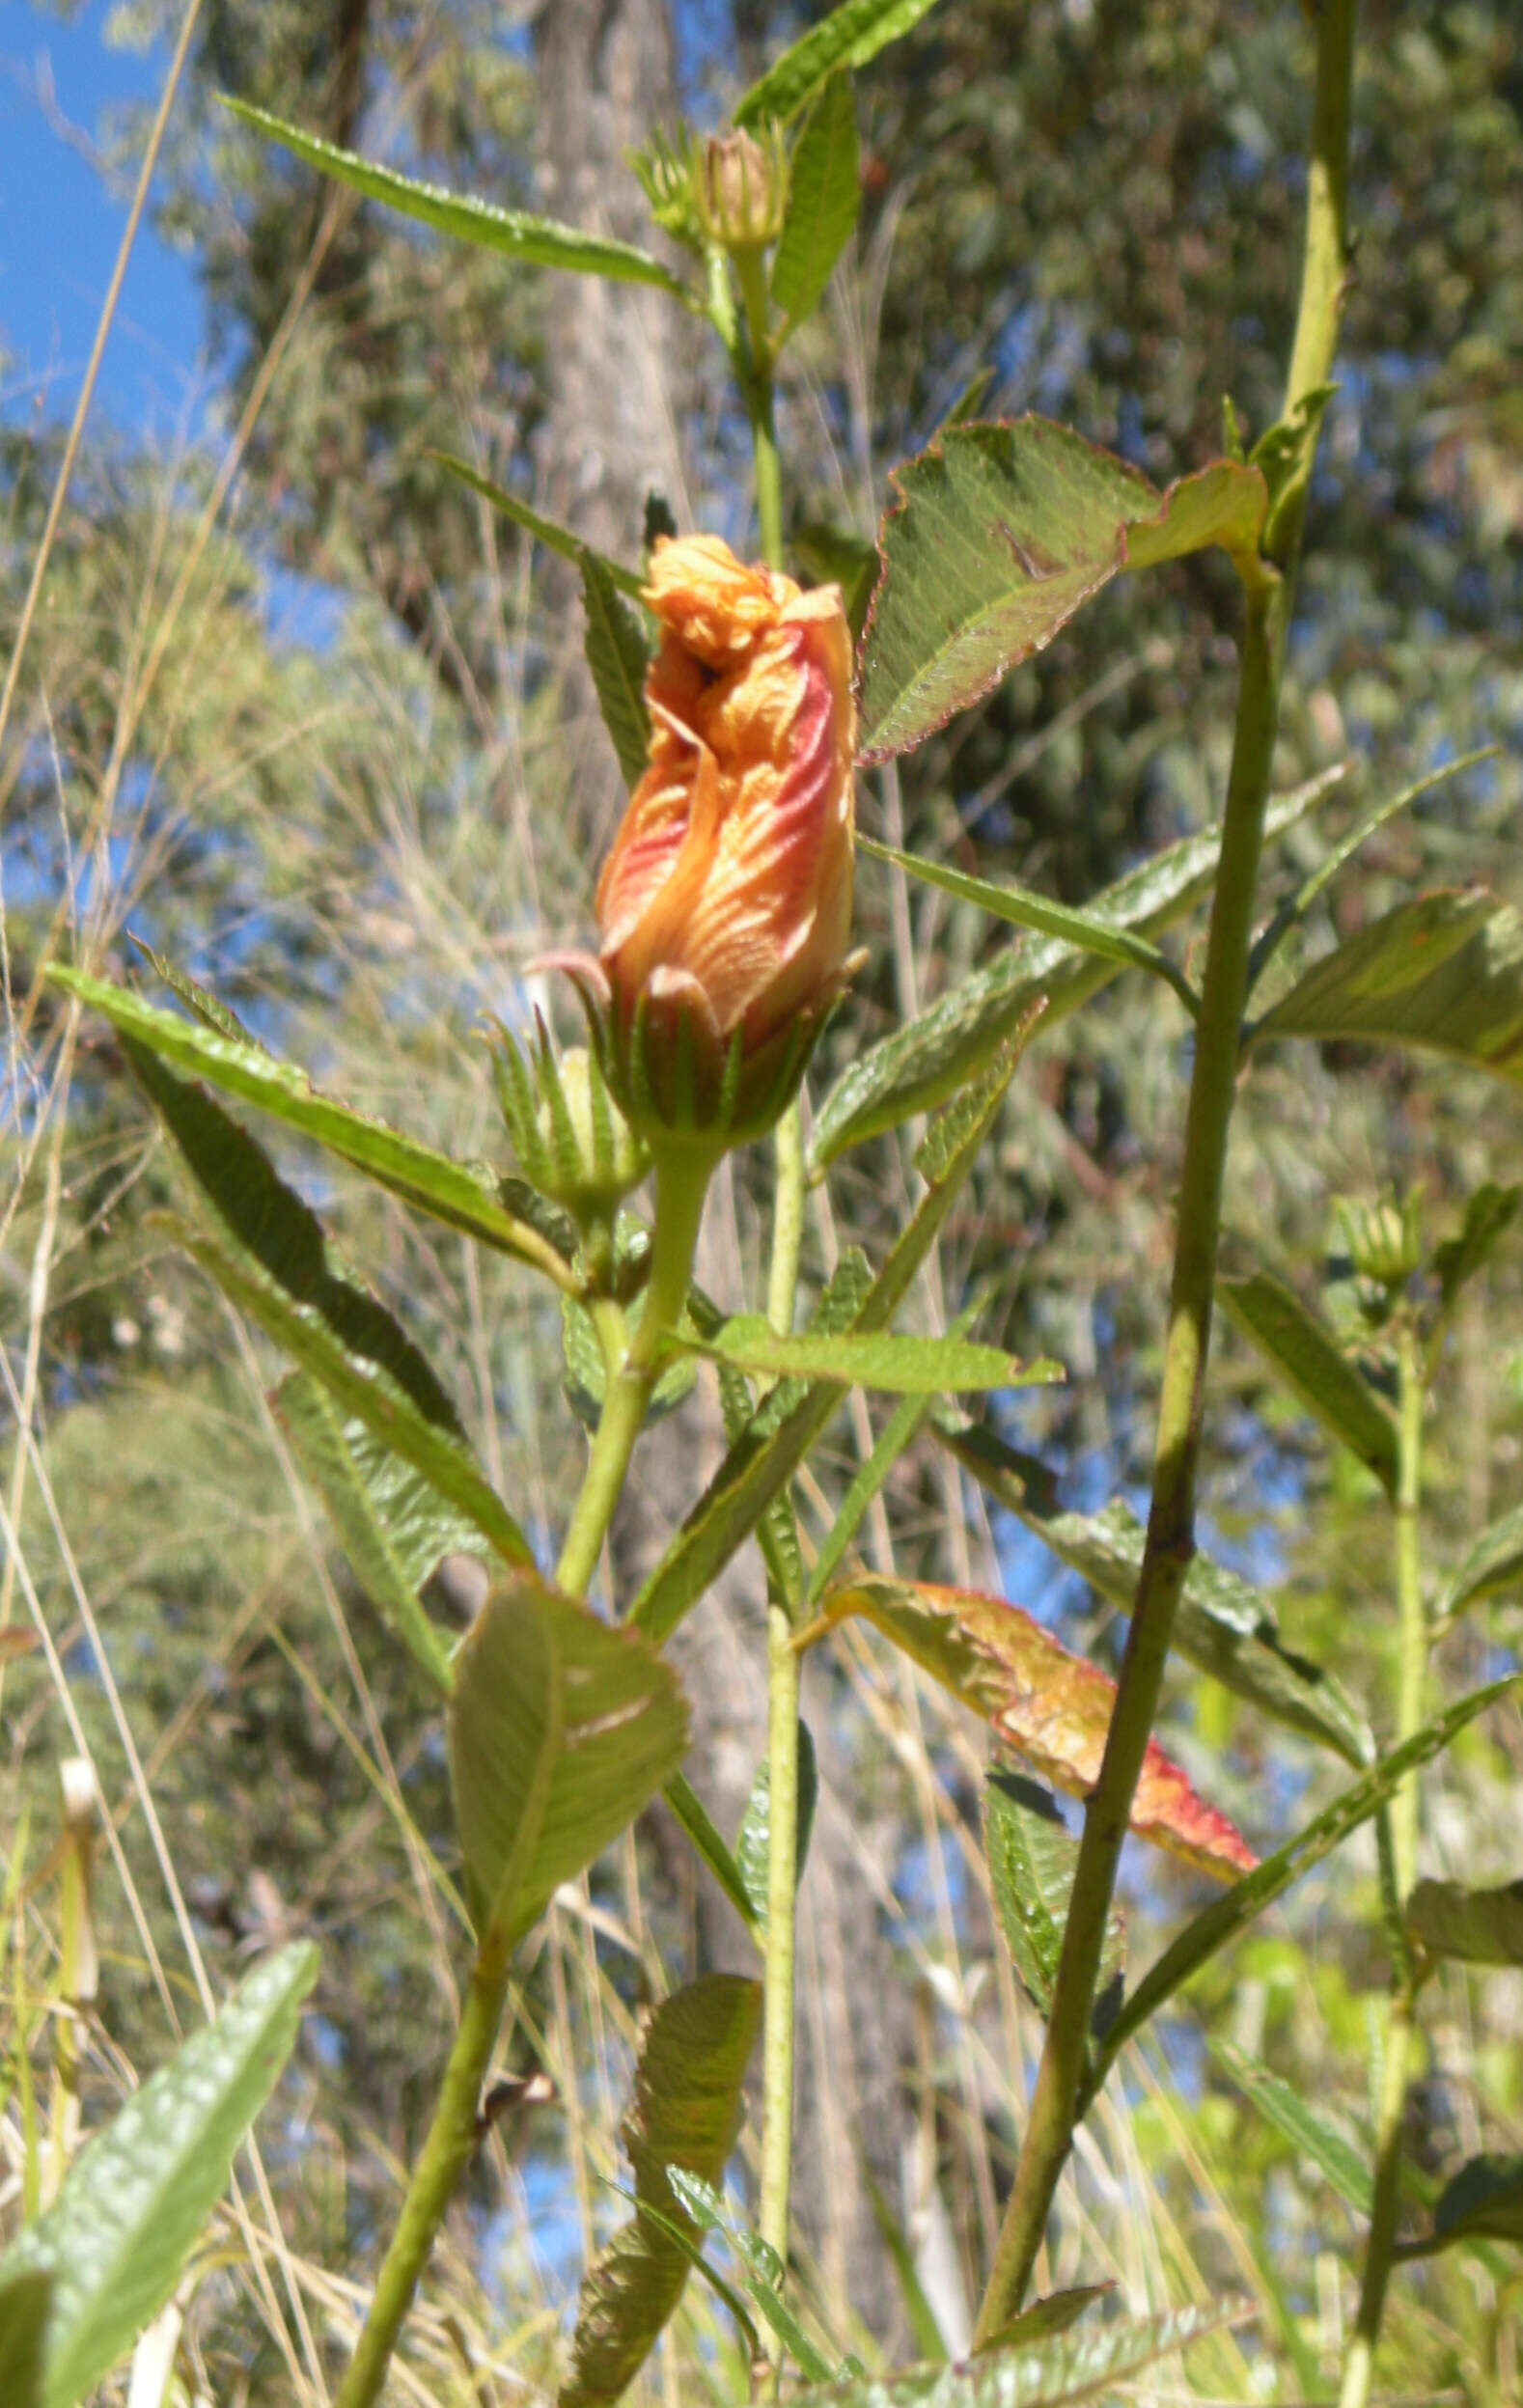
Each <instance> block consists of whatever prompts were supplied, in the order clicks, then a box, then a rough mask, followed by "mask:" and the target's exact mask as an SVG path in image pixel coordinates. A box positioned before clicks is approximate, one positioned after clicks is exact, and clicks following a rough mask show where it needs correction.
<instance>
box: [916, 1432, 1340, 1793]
mask: <svg viewBox="0 0 1523 2408" xmlns="http://www.w3.org/2000/svg"><path fill="white" fill-rule="evenodd" d="M936 1436H937V1438H938V1439H939V1440H940V1442H941V1444H942V1445H943V1446H944V1447H946V1448H948V1449H949V1451H950V1452H951V1453H953V1454H955V1456H956V1458H957V1460H958V1462H959V1463H961V1464H962V1466H963V1467H964V1469H965V1470H967V1471H969V1472H971V1473H972V1475H973V1477H974V1479H975V1480H977V1481H979V1483H980V1485H981V1486H983V1487H984V1488H986V1489H987V1490H988V1492H989V1494H990V1496H992V1497H995V1498H997V1499H998V1501H999V1503H1000V1504H1001V1505H1003V1506H1004V1507H1006V1508H1007V1509H1008V1510H1009V1511H1010V1512H1012V1513H1015V1514H1018V1515H1019V1517H1020V1519H1021V1520H1022V1521H1023V1522H1024V1523H1025V1524H1026V1527H1027V1529H1028V1530H1031V1531H1034V1532H1035V1533H1036V1534H1037V1536H1038V1537H1039V1538H1040V1539H1041V1540H1042V1541H1043V1543H1044V1544H1045V1545H1047V1546H1049V1547H1050V1548H1051V1549H1052V1551H1053V1553H1054V1555H1056V1556H1059V1557H1060V1558H1061V1559H1062V1561H1063V1562H1064V1563H1065V1564H1069V1565H1071V1567H1072V1568H1073V1570H1074V1571H1076V1572H1078V1573H1080V1574H1081V1575H1082V1577H1083V1578H1084V1579H1085V1580H1087V1581H1089V1583H1090V1584H1091V1586H1092V1588H1094V1590H1095V1591H1097V1592H1098V1593H1099V1594H1100V1595H1101V1596H1102V1597H1104V1598H1105V1599H1106V1600H1107V1602H1108V1603H1109V1604H1112V1605H1116V1606H1119V1607H1120V1608H1121V1612H1122V1613H1123V1614H1129V1613H1130V1612H1131V1610H1132V1605H1133V1602H1134V1600H1135V1598H1136V1594H1137V1583H1138V1580H1139V1578H1140V1576H1141V1573H1142V1562H1143V1549H1144V1545H1145V1542H1146V1538H1147V1533H1146V1530H1145V1529H1144V1526H1143V1524H1142V1522H1141V1521H1140V1520H1139V1519H1138V1517H1137V1515H1136V1514H1135V1513H1134V1512H1133V1511H1132V1509H1131V1508H1130V1506H1129V1505H1127V1504H1126V1502H1125V1500H1124V1499H1123V1498H1121V1497H1116V1498H1113V1499H1112V1501H1111V1503H1110V1504H1109V1505H1107V1506H1105V1507H1104V1508H1102V1509H1101V1510H1100V1511H1099V1512H1098V1513H1066V1512H1065V1511H1064V1510H1063V1508H1062V1507H1061V1506H1060V1505H1059V1504H1058V1501H1057V1494H1056V1488H1055V1485H1054V1483H1053V1481H1052V1479H1051V1476H1050V1474H1048V1473H1047V1472H1046V1470H1045V1468H1044V1467H1043V1466H1042V1465H1041V1464H1039V1463H1036V1462H1034V1461H1033V1460H1032V1459H1031V1457H1029V1456H1024V1455H1020V1454H1017V1453H1015V1452H1014V1451H1013V1450H1012V1449H1011V1448H1009V1447H1006V1446H1005V1445H1003V1444H1002V1443H1001V1441H1000V1440H999V1439H998V1438H996V1437H995V1436H994V1434H993V1433H992V1431H989V1430H984V1429H980V1428H977V1427H973V1426H970V1425H960V1426H954V1425H951V1424H950V1423H945V1422H938V1423H937V1425H936ZM1173 1645H1174V1647H1176V1648H1177V1651H1178V1653H1179V1654H1180V1655H1182V1656H1185V1657H1187V1658H1188V1660H1189V1661H1190V1662H1191V1663H1192V1664H1195V1665H1198V1666H1199V1667H1200V1669H1201V1671H1202V1672H1204V1673H1208V1674H1209V1675H1211V1678H1212V1679H1213V1680H1219V1681H1220V1682H1221V1683H1222V1686H1223V1687H1224V1688H1226V1689H1231V1690H1232V1694H1233V1695H1234V1696H1235V1697H1239V1698H1243V1699H1246V1700H1247V1702H1249V1704H1251V1705H1257V1706H1260V1707H1261V1709H1262V1710H1263V1711H1264V1712H1265V1713H1266V1714H1272V1715H1273V1716H1274V1718H1275V1720H1276V1721H1277V1722H1281V1723H1284V1724H1286V1725H1287V1726H1288V1728H1289V1729H1290V1730H1299V1731H1303V1732H1304V1733H1305V1734H1306V1736H1307V1737H1308V1738H1310V1739H1316V1740H1319V1741H1320V1742H1321V1744H1322V1745H1323V1746H1324V1747H1329V1748H1333V1749H1335V1750H1336V1751H1337V1753H1338V1754H1339V1755H1340V1756H1341V1757H1342V1758H1343V1760H1344V1762H1345V1763H1348V1764H1352V1765H1353V1766H1354V1768H1355V1769H1356V1771H1357V1770H1362V1769H1363V1767H1364V1766H1365V1765H1367V1764H1369V1763H1370V1762H1371V1758H1373V1755H1374V1741H1373V1738H1372V1736H1371V1730H1370V1726H1369V1724H1368V1723H1367V1722H1366V1720H1365V1718H1364V1716H1363V1715H1362V1714H1361V1713H1360V1711H1359V1709H1358V1707H1357V1706H1356V1705H1355V1703H1354V1702H1353V1700H1352V1699H1351V1698H1350V1697H1349V1696H1348V1694H1347V1692H1346V1691H1345V1690H1344V1688H1343V1684H1342V1683H1341V1682H1340V1681H1339V1680H1337V1679H1336V1678H1335V1677H1334V1675H1332V1674H1331V1673H1328V1672H1324V1671H1323V1670H1322V1669H1321V1667H1320V1666H1319V1665H1316V1664H1313V1663H1311V1662H1309V1661H1308V1659H1307V1658H1306V1657H1305V1656H1301V1655H1296V1654H1294V1653H1293V1652H1292V1651H1291V1649H1290V1648H1288V1647H1286V1646H1285V1645H1284V1644H1283V1642H1282V1640H1281V1637H1280V1631H1279V1625H1278V1623H1277V1622H1276V1619H1275V1614H1274V1608H1273V1607H1272V1605H1271V1604H1270V1602H1269V1600H1268V1598H1267V1597H1265V1596H1263V1595H1262V1594H1261V1593H1260V1591H1259V1590H1257V1589H1254V1588H1251V1587H1250V1586H1249V1584H1248V1582H1247V1581H1245V1580H1240V1579H1239V1578H1238V1577H1237V1574H1236V1573H1235V1572H1231V1571H1229V1570H1228V1569H1227V1567H1226V1566H1225V1565H1224V1564H1216V1563H1213V1562H1212V1560H1211V1558H1210V1557H1209V1556H1207V1555H1205V1554H1202V1553H1199V1552H1198V1553H1197V1554H1196V1555H1195V1557H1194V1559H1193V1560H1192V1562H1191V1564H1190V1569H1189V1571H1188V1572H1187V1574H1186V1575H1185V1583H1184V1589H1183V1591H1182V1592H1181V1594H1180V1598H1179V1605H1178V1611H1177V1614H1176V1617H1175V1626H1174V1637H1173Z"/></svg>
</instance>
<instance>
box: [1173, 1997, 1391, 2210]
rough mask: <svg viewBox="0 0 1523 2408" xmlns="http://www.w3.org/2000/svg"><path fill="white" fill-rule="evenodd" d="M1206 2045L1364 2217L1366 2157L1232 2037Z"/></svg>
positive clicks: (1368, 2187)
mask: <svg viewBox="0 0 1523 2408" xmlns="http://www.w3.org/2000/svg"><path fill="white" fill-rule="evenodd" d="M1208 2045H1209V2047H1210V2051H1211V2055H1212V2056H1213V2057H1214V2058H1215V2060H1216V2062H1217V2063H1218V2064H1219V2065H1220V2066H1221V2068H1222V2070H1223V2072H1224V2073H1226V2074H1227V2075H1228V2076H1229V2078H1230V2079H1231V2080H1232V2082H1233V2083H1234V2084H1235V2085H1236V2087H1237V2089H1238V2090H1241V2092H1242V2094H1243V2096H1244V2097H1245V2098H1246V2099H1248V2100H1249V2101H1250V2103H1251V2104H1252V2105H1253V2106H1255V2107H1256V2108H1257V2109H1258V2110H1259V2113H1260V2115H1261V2116H1262V2117H1264V2119H1265V2121H1266V2122H1268V2123H1272V2124H1273V2125H1274V2128H1275V2130H1276V2131H1277V2132H1279V2133H1282V2134H1283V2135H1284V2137H1285V2139H1286V2140H1288V2142H1289V2143H1290V2145H1291V2147H1292V2148H1297V2149H1299V2150H1300V2151H1301V2152H1302V2154H1303V2155H1304V2156H1307V2157H1310V2158H1311V2160H1312V2162H1313V2164H1314V2165H1315V2166H1317V2167H1319V2168H1320V2170H1321V2172H1322V2173H1324V2174H1325V2175H1326V2177H1327V2179H1328V2181H1329V2182H1330V2183H1331V2184H1332V2186H1333V2189H1334V2190H1335V2191H1336V2192H1337V2193H1338V2196H1339V2198H1340V2199H1341V2200H1343V2204H1344V2205H1345V2206H1346V2207H1352V2208H1353V2210H1354V2212H1355V2213H1356V2215H1361V2216H1368V2215H1369V2213H1370V2201H1371V2195H1372V2193H1373V2189H1374V2184H1373V2179H1372V2177H1371V2172H1370V2164H1369V2159H1368V2157H1367V2156H1366V2155H1365V2154H1364V2153H1363V2152H1362V2151H1361V2150H1360V2149H1359V2148H1358V2147H1357V2146H1356V2145H1355V2144H1354V2143H1353V2142H1352V2141H1350V2140H1349V2139H1348V2137H1347V2135H1346V2134H1345V2133H1343V2132H1340V2131H1339V2129H1338V2127H1337V2126H1336V2125H1335V2124H1331V2123H1329V2122H1328V2120H1327V2118H1326V2117H1325V2116H1324V2115H1322V2113H1321V2112H1320V2110H1319V2109H1317V2108H1315V2107H1313V2106H1312V2105H1311V2104H1310V2103H1309V2101H1307V2100H1306V2099H1304V2098H1303V2097H1302V2096H1301V2094H1300V2092H1299V2091H1298V2090H1292V2089H1291V2088H1290V2085H1289V2083H1288V2082H1282V2081H1281V2079H1280V2077H1279V2075H1278V2074H1273V2073H1271V2072H1270V2070H1269V2068H1268V2066H1267V2065H1261V2064H1260V2062H1259V2061H1258V2059H1257V2058H1253V2057H1249V2056H1247V2055H1246V2054H1245V2052H1244V2051H1243V2050H1242V2049H1240V2048H1234V2047H1233V2046H1232V2042H1231V2041H1230V2040H1223V2039H1217V2038H1214V2037H1213V2038H1212V2039H1211V2040H1210V2042H1209V2044H1208Z"/></svg>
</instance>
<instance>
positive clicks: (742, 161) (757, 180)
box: [695, 125, 788, 251]
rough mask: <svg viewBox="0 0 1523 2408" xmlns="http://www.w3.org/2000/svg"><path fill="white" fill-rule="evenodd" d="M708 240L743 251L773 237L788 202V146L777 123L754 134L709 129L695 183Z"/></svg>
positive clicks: (779, 230)
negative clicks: (714, 132) (719, 131)
mask: <svg viewBox="0 0 1523 2408" xmlns="http://www.w3.org/2000/svg"><path fill="white" fill-rule="evenodd" d="M695 198H696V201H697V204H698V215H699V219H700V222H701V223H702V225H703V228H704V231H705V233H706V235H707V236H708V239H709V240H710V242H717V243H720V244H722V245H723V247H724V248H725V249H726V250H727V251H749V250H758V249H761V248H762V247H764V246H765V245H766V244H767V243H769V242H775V241H776V240H777V238H778V235H780V234H781V233H782V231H783V219H784V215H785V213H786V211H787V208H788V149H787V145H786V144H785V142H784V139H783V129H782V127H781V126H780V125H763V126H762V130H761V132H760V134H753V133H746V132H735V133H731V134H724V135H718V134H711V135H710V136H709V138H708V140H707V142H706V143H705V145H704V155H703V160H702V163H701V166H700V169H699V173H698V176H697V178H696V183H695Z"/></svg>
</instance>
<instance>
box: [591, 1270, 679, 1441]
mask: <svg viewBox="0 0 1523 2408" xmlns="http://www.w3.org/2000/svg"><path fill="white" fill-rule="evenodd" d="M561 1343H562V1347H563V1349H564V1352H565V1355H566V1399H567V1402H568V1404H569V1406H570V1408H571V1411H572V1412H573V1413H574V1414H575V1416H576V1418H577V1420H578V1421H579V1422H580V1423H581V1425H582V1427H583V1428H584V1429H586V1430H593V1431H595V1430H596V1427H597V1424H598V1421H599V1419H600V1417H601V1414H602V1409H603V1398H604V1396H605V1394H606V1392H607V1387H608V1372H607V1367H606V1366H605V1364H604V1362H603V1350H602V1347H601V1346H600V1345H599V1344H598V1342H597V1331H596V1328H595V1325H594V1322H593V1316H592V1315H591V1314H590V1313H589V1312H588V1310H587V1307H586V1306H585V1305H584V1304H582V1303H580V1302H579V1301H578V1300H577V1298H576V1297H574V1296H563V1297H562V1299H561ZM697 1377H698V1366H697V1365H696V1363H694V1362H693V1360H692V1358H691V1357H690V1356H686V1355H679V1356H678V1359H677V1361H676V1362H675V1363H672V1364H669V1365H668V1367H667V1369H666V1370H664V1371H663V1372H662V1374H661V1376H660V1378H659V1379H658V1380H657V1381H656V1384H655V1386H654V1388H653V1389H652V1390H651V1401H650V1403H649V1405H648V1406H647V1407H646V1419H645V1425H644V1426H646V1427H647V1428H649V1427H650V1425H651V1423H652V1422H658V1421H659V1420H660V1419H661V1417H662V1415H663V1414H666V1413H671V1412H673V1411H674V1410H675V1408H676V1407H677V1406H678V1405H679V1404H680V1403H681V1402H682V1400H683V1398H686V1397H689V1396H691V1395H692V1392H693V1384H694V1382H695V1380H696V1379H697Z"/></svg>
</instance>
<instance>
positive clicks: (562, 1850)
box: [449, 1573, 687, 1941]
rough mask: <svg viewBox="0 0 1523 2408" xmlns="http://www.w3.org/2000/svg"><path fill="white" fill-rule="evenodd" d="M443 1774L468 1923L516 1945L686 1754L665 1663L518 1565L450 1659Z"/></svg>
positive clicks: (683, 1719)
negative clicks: (468, 1887)
mask: <svg viewBox="0 0 1523 2408" xmlns="http://www.w3.org/2000/svg"><path fill="white" fill-rule="evenodd" d="M455 1673H456V1677H455V1686H454V1690H453V1692H452V1695H451V1700H450V1713H449V1743H450V1780H451V1785H452V1787H453V1790H454V1795H455V1819H456V1826H457V1830H458V1833H459V1839H460V1847H461V1851H462V1853H463V1855H464V1858H465V1863H466V1867H467V1868H468V1870H469V1872H470V1875H471V1881H472V1884H473V1888H474V1891H475V1896H476V1901H477V1903H478V1906H479V1919H480V1928H481V1929H482V1931H483V1932H485V1931H487V1930H488V1929H491V1930H495V1931H496V1932H498V1933H499V1935H506V1936H507V1937H508V1938H510V1939H512V1940H513V1941H516V1940H517V1939H518V1938H520V1937H521V1936H522V1934H523V1933H524V1932H525V1931H527V1930H528V1928H529V1926H530V1925H531V1924H533V1923H534V1922H535V1921H536V1920H537V1918H538V1917H539V1916H540V1914H541V1913H542V1912H543V1910H544V1908H545V1906H546V1905H547V1904H548V1902H549V1900H550V1898H551V1896H553V1894H554V1893H555V1891H556V1890H558V1889H559V1888H560V1886H561V1884H562V1882H563V1881H569V1880H570V1879H571V1878H572V1877H573V1875H575V1874H576V1873H579V1872H581V1871H582V1870H583V1869H584V1868H586V1867H587V1866H588V1865H590V1864H591V1863H592V1862H593V1859H594V1858H595V1857H596V1856H599V1855H601V1853H602V1851H603V1849H604V1848H605V1847H607V1845H608V1844H609V1842H610V1841H613V1840H616V1839H617V1838H618V1837H619V1834H620V1833H621V1832H622V1831H623V1830H625V1829H627V1827H628V1825H629V1824H630V1823H632V1822H633V1820H634V1818H635V1816H636V1815H637V1814H638V1813H640V1810H641V1808H642V1807H644V1806H645V1805H646V1804H647V1803H648V1801H649V1800H650V1799H651V1797H652V1796H653V1795H654V1793H655V1791H656V1790H657V1789H659V1788H660V1787H661V1786H662V1785H663V1784H665V1783H666V1782H668V1781H670V1780H672V1778H673V1777H674V1775H675V1774H676V1773H677V1772H678V1770H679V1768H680V1765H681V1761H682V1758H683V1755H684V1753H685V1752H686V1748H687V1709H686V1707H685V1705H684V1704H683V1702H682V1695H681V1692H680V1690H679V1689H678V1685H677V1677H676V1675H675V1674H674V1673H673V1671H672V1669H671V1667H670V1665H667V1664H664V1663H663V1662H662V1661H661V1658H660V1657H659V1656H658V1655H657V1654H656V1653H655V1652H654V1650H653V1649H652V1648H651V1647H650V1646H648V1645H647V1643H646V1641H645V1640H644V1639H643V1638H642V1637H641V1636H640V1634H639V1633H638V1632H637V1631H632V1630H629V1629H627V1628H624V1629H615V1628H613V1627H611V1626H610V1625H609V1624H608V1623H607V1622H602V1621H599V1620H598V1619H597V1617H596V1615H595V1614H593V1613H592V1612H590V1611H589V1609H588V1608H587V1607H586V1606H583V1605H577V1604H574V1603H573V1602H572V1601H571V1599H570V1598H568V1597H563V1596H561V1595H560V1594H559V1593H558V1592H557V1591H555V1590H553V1589H549V1588H546V1587H545V1585H544V1583H543V1582H542V1581H540V1579H539V1578H538V1576H537V1575H535V1574H533V1573H523V1574H520V1575H519V1577H518V1578H517V1579H515V1580H513V1581H512V1582H510V1583H509V1584H508V1585H507V1586H506V1587H504V1588H501V1589H499V1590H497V1591H494V1593H493V1594H492V1595H491V1596H490V1597H488V1598H487V1600H486V1603H485V1606H484V1607H483V1608H482V1611H481V1612H480V1614H479V1615H478V1616H477V1618H476V1620H475V1621H474V1622H473V1623H472V1625H471V1628H470V1631H469V1632H468V1634H467V1636H466V1637H465V1639H464V1640H463V1641H462V1642H461V1645H460V1650H459V1653H458V1655H457V1658H456V1666H455Z"/></svg>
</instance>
